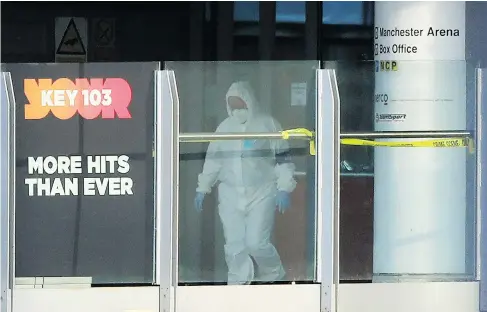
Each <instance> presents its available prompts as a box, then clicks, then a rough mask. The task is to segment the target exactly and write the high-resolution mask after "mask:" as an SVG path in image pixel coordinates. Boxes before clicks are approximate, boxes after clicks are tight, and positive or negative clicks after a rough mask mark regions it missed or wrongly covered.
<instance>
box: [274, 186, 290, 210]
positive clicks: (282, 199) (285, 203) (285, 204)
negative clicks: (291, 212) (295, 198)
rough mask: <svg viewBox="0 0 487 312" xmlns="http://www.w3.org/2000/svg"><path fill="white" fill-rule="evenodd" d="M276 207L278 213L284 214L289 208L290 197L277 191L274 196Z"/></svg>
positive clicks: (286, 193)
mask: <svg viewBox="0 0 487 312" xmlns="http://www.w3.org/2000/svg"><path fill="white" fill-rule="evenodd" d="M276 205H277V209H278V210H279V212H280V213H284V211H286V210H287V209H288V208H289V207H290V206H291V196H290V195H289V193H288V192H284V191H278V192H277V195H276Z"/></svg>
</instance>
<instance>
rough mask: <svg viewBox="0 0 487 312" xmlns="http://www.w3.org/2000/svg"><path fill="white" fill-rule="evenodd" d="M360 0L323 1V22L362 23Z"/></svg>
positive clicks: (339, 23) (340, 23) (337, 23)
mask: <svg viewBox="0 0 487 312" xmlns="http://www.w3.org/2000/svg"><path fill="white" fill-rule="evenodd" d="M363 21H364V17H363V2H362V1H323V24H336V25H362V24H363Z"/></svg>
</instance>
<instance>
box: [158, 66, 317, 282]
mask: <svg viewBox="0 0 487 312" xmlns="http://www.w3.org/2000/svg"><path fill="white" fill-rule="evenodd" d="M165 65H166V69H169V70H174V72H175V76H176V81H177V85H178V92H179V96H180V120H179V122H180V133H208V132H210V133H213V132H215V131H216V132H230V133H231V132H259V133H269V132H270V133H276V132H278V131H281V130H283V129H296V128H307V129H311V130H313V129H314V120H315V111H316V109H315V105H316V104H315V103H316V91H315V85H316V78H315V74H316V73H315V70H316V69H318V68H319V63H318V62H316V61H303V62H300V61H296V62H233V63H231V62H228V63H227V62H220V63H219V62H202V63H195V62H168V63H166V64H165ZM234 113H235V114H236V115H234ZM239 113H243V116H239V115H238V114H239ZM245 114H247V115H245ZM239 118H241V119H239ZM242 142H243V143H242ZM308 145H309V144H308V142H306V141H302V140H288V141H284V140H258V139H253V138H250V139H248V140H246V141H239V140H234V141H215V142H211V143H210V144H209V145H208V144H205V143H181V144H180V167H179V179H180V189H179V192H180V193H179V281H180V283H226V282H227V280H228V282H229V283H242V282H243V281H247V282H249V281H254V282H275V281H294V280H298V281H313V280H314V278H315V276H314V270H313V269H312V268H313V266H314V265H315V261H316V260H315V258H314V256H313V255H312V254H311V255H310V251H309V250H308V248H310V246H313V245H314V244H315V235H314V229H315V226H316V223H315V219H314V215H313V213H314V208H315V205H314V197H313V196H314V195H313V194H314V190H313V189H314V179H313V178H312V177H313V175H312V174H307V173H309V172H313V171H314V161H315V160H314V157H313V156H310V155H309V146H308ZM216 184H218V187H213V186H214V185H216ZM276 186H277V187H276ZM279 191H282V192H283V193H282V194H283V195H282V196H283V200H289V201H290V203H289V207H284V206H283V207H282V209H286V208H289V209H288V210H287V211H286V212H285V213H284V214H281V213H276V193H277V192H279ZM198 192H199V193H205V196H204V201H203V202H202V204H201V205H202V207H195V196H197V195H196V194H197V193H198ZM200 196H201V198H203V195H200ZM196 200H198V199H196ZM200 209H201V210H202V211H201V212H200V211H199V210H200ZM310 231H311V232H313V233H312V234H313V235H310ZM254 264H255V265H254ZM309 267H311V270H309Z"/></svg>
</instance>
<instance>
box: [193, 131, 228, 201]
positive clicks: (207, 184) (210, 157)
mask: <svg viewBox="0 0 487 312" xmlns="http://www.w3.org/2000/svg"><path fill="white" fill-rule="evenodd" d="M219 131H220V127H218V129H217V130H216V132H219ZM218 151H219V143H218V141H215V142H210V145H209V146H208V150H207V151H206V157H205V164H204V165H203V171H202V172H201V173H200V174H199V175H198V186H197V188H196V192H198V193H203V194H209V193H211V188H212V187H213V186H214V185H215V183H216V181H217V179H218V175H219V173H220V169H221V167H222V164H221V161H219V160H218V158H217V157H218V153H219V152H218Z"/></svg>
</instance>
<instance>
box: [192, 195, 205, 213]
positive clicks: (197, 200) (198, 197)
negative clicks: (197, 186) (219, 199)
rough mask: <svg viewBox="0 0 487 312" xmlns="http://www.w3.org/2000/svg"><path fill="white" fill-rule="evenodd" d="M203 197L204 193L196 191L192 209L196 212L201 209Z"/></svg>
mask: <svg viewBox="0 0 487 312" xmlns="http://www.w3.org/2000/svg"><path fill="white" fill-rule="evenodd" d="M204 199H205V194H203V193H196V196H195V198H194V209H195V210H196V211H197V212H201V211H202V210H203V200H204Z"/></svg>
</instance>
